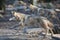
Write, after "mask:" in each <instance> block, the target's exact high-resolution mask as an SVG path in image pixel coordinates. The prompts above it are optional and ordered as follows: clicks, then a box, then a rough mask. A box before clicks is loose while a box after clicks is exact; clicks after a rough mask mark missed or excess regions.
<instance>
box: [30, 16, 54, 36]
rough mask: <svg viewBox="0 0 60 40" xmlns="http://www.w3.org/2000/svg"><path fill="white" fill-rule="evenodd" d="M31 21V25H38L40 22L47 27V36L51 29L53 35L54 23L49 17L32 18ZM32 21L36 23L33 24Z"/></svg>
mask: <svg viewBox="0 0 60 40" xmlns="http://www.w3.org/2000/svg"><path fill="white" fill-rule="evenodd" d="M38 20H39V21H38ZM29 23H30V25H34V24H35V25H36V24H37V25H38V24H40V25H41V27H43V28H44V29H45V31H46V35H45V36H47V34H48V33H49V30H50V31H51V36H53V31H52V29H53V26H54V25H53V24H52V23H51V22H50V21H49V20H48V19H47V18H45V17H36V18H35V17H34V18H30V20H29ZM32 23H34V24H32Z"/></svg>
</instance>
